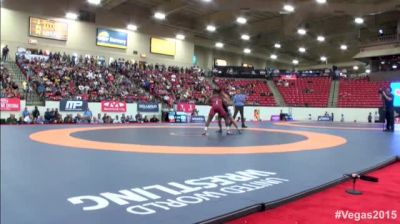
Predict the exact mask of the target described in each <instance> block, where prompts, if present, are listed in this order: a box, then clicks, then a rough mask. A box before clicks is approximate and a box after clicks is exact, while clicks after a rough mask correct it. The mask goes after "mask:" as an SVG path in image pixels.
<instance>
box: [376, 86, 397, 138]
mask: <svg viewBox="0 0 400 224" xmlns="http://www.w3.org/2000/svg"><path fill="white" fill-rule="evenodd" d="M379 93H380V94H381V96H382V99H383V100H384V101H385V119H386V129H385V131H388V132H394V107H393V94H392V90H391V88H389V87H387V88H386V89H384V90H383V89H380V90H379Z"/></svg>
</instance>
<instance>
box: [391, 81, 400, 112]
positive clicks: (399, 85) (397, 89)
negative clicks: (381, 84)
mask: <svg viewBox="0 0 400 224" xmlns="http://www.w3.org/2000/svg"><path fill="white" fill-rule="evenodd" d="M390 87H391V88H392V93H393V96H394V100H393V105H394V106H395V107H400V82H393V83H391V84H390Z"/></svg>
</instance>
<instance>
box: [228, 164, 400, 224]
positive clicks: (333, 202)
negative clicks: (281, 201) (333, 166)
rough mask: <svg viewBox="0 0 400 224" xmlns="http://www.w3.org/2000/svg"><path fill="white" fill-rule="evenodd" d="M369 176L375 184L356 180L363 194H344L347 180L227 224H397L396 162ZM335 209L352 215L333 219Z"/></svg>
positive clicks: (399, 185)
mask: <svg viewBox="0 0 400 224" xmlns="http://www.w3.org/2000/svg"><path fill="white" fill-rule="evenodd" d="M369 175H371V176H374V177H378V178H379V182H378V183H372V182H365V181H360V180H358V181H357V185H356V188H357V189H358V190H360V191H362V192H363V195H359V196H353V195H349V194H347V193H346V192H345V190H346V189H349V188H351V187H352V183H351V182H350V181H347V182H345V183H342V184H339V185H337V186H335V187H332V188H329V189H327V190H324V191H322V192H319V193H317V194H314V195H311V196H308V197H305V198H302V199H300V200H297V201H295V202H292V203H289V204H286V205H283V206H281V207H278V208H275V209H271V210H267V211H265V212H259V213H255V214H252V215H249V216H245V217H243V218H240V219H237V220H234V221H231V222H229V224H245V223H246V224H314V223H315V224H325V223H329V224H330V223H371V224H372V223H374V224H383V223H385V224H386V223H400V162H397V163H395V164H392V165H390V166H388V167H385V168H383V169H380V170H377V171H375V172H372V173H370V174H369ZM338 210H342V211H343V212H344V213H345V212H346V211H348V212H349V213H354V216H353V217H352V218H350V217H348V218H347V219H344V217H342V218H341V219H335V213H336V211H338ZM349 213H347V214H349ZM357 213H358V214H357ZM363 213H364V214H363ZM366 213H370V214H366ZM368 218H369V219H368ZM356 220H359V221H356Z"/></svg>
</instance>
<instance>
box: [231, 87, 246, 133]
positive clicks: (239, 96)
mask: <svg viewBox="0 0 400 224" xmlns="http://www.w3.org/2000/svg"><path fill="white" fill-rule="evenodd" d="M246 98H247V96H246V95H245V94H243V93H242V92H241V90H240V89H238V90H237V91H236V94H235V95H234V96H233V100H232V101H233V104H234V105H235V112H234V113H233V119H236V115H237V114H238V112H240V117H241V119H240V120H241V121H242V128H247V126H246V125H245V124H244V122H245V119H244V116H243V108H244V103H245V102H246Z"/></svg>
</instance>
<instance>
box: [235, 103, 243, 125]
mask: <svg viewBox="0 0 400 224" xmlns="http://www.w3.org/2000/svg"><path fill="white" fill-rule="evenodd" d="M243 108H244V106H235V112H234V113H233V119H236V115H237V114H238V112H239V113H240V118H241V119H240V120H241V121H242V127H244V126H245V125H244V116H243Z"/></svg>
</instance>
